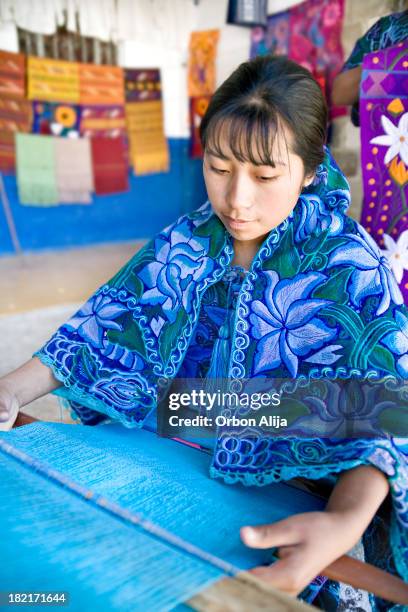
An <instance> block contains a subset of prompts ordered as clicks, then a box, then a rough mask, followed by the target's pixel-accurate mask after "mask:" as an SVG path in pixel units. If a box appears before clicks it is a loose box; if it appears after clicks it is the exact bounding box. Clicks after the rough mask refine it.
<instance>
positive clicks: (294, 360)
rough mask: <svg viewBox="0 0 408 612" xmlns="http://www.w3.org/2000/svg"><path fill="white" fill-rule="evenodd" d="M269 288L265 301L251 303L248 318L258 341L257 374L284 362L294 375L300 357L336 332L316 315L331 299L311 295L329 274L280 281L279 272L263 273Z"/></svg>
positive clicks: (255, 366)
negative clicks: (250, 312) (315, 297)
mask: <svg viewBox="0 0 408 612" xmlns="http://www.w3.org/2000/svg"><path fill="white" fill-rule="evenodd" d="M264 274H265V275H266V277H267V283H268V284H267V288H266V290H265V293H264V301H260V300H255V301H254V302H253V303H252V314H251V315H250V317H249V320H250V321H251V323H252V326H253V335H254V338H256V339H257V340H259V342H258V343H257V349H256V354H255V360H254V370H255V373H259V372H263V371H265V370H271V369H273V368H276V367H278V366H280V364H281V363H282V362H283V363H284V365H285V366H286V367H287V369H288V370H289V372H290V373H291V374H292V376H296V374H297V371H298V363H299V359H298V357H303V356H304V355H307V354H308V353H310V351H312V350H314V349H317V348H320V347H322V346H323V345H324V344H326V343H327V342H329V341H330V340H332V339H333V337H334V336H335V335H336V330H335V329H330V328H329V327H327V326H326V325H325V324H324V323H323V322H322V321H321V320H319V319H318V318H317V317H316V316H315V315H316V314H317V313H318V312H319V310H321V308H323V307H324V306H327V305H328V304H330V303H331V300H323V299H313V298H310V297H309V296H310V294H311V292H312V291H313V289H315V287H317V286H318V285H320V284H321V283H322V282H323V281H325V280H326V276H325V275H324V274H321V273H320V272H309V273H308V274H299V275H298V276H296V277H295V278H293V279H284V280H279V276H278V274H277V272H275V271H274V270H269V271H266V272H264Z"/></svg>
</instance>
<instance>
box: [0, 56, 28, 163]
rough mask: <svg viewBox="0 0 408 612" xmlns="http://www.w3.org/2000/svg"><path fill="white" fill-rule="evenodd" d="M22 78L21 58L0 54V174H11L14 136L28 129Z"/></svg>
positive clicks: (23, 78)
mask: <svg viewBox="0 0 408 612" xmlns="http://www.w3.org/2000/svg"><path fill="white" fill-rule="evenodd" d="M25 75H26V72H25V55H23V54H22V53H8V52H7V51H0V172H5V173H7V174H9V173H10V174H12V173H14V172H15V142H14V136H15V133H16V132H29V131H30V130H31V119H32V113H31V103H30V102H28V101H27V100H26V99H25Z"/></svg>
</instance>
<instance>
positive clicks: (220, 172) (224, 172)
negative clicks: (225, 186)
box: [210, 166, 228, 174]
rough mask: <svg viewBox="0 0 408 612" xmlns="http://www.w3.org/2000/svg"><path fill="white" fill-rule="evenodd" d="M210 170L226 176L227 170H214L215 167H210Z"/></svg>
mask: <svg viewBox="0 0 408 612" xmlns="http://www.w3.org/2000/svg"><path fill="white" fill-rule="evenodd" d="M210 168H211V170H212V171H213V172H215V173H216V174H228V170H224V169H223V168H216V167H215V166H210Z"/></svg>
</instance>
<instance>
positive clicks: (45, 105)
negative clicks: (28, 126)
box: [33, 102, 81, 138]
mask: <svg viewBox="0 0 408 612" xmlns="http://www.w3.org/2000/svg"><path fill="white" fill-rule="evenodd" d="M80 113H81V107H80V106H78V105H77V104H58V103H56V102H33V132H34V133H35V134H44V135H51V134H53V135H54V136H66V137H70V138H75V137H77V136H79V122H80Z"/></svg>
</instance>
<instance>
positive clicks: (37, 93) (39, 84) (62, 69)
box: [27, 56, 79, 104]
mask: <svg viewBox="0 0 408 612" xmlns="http://www.w3.org/2000/svg"><path fill="white" fill-rule="evenodd" d="M78 66H79V64H78V63H77V62H65V61H62V60H54V59H45V58H42V57H33V56H28V58H27V78H28V98H29V99H30V100H44V101H49V102H60V103H61V102H68V103H72V104H77V103H78V102H79V68H78Z"/></svg>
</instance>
